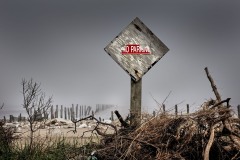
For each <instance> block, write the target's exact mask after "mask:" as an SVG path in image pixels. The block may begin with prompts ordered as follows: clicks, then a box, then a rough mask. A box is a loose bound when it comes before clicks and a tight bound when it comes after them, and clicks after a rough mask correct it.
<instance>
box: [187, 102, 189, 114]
mask: <svg viewBox="0 0 240 160" xmlns="http://www.w3.org/2000/svg"><path fill="white" fill-rule="evenodd" d="M187 114H189V104H187Z"/></svg>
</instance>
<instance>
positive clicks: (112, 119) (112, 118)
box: [111, 111, 114, 121]
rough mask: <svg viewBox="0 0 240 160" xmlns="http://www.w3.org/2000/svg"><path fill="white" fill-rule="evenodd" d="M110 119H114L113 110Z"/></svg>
mask: <svg viewBox="0 0 240 160" xmlns="http://www.w3.org/2000/svg"><path fill="white" fill-rule="evenodd" d="M111 121H114V117H113V111H111Z"/></svg>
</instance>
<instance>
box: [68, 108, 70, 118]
mask: <svg viewBox="0 0 240 160" xmlns="http://www.w3.org/2000/svg"><path fill="white" fill-rule="evenodd" d="M70 119H71V114H70V108H69V107H68V120H70Z"/></svg>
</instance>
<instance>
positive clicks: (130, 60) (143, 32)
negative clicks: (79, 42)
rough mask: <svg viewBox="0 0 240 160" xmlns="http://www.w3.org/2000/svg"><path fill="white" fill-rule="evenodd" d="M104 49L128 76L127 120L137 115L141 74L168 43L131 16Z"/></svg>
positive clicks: (135, 122) (159, 56)
mask: <svg viewBox="0 0 240 160" xmlns="http://www.w3.org/2000/svg"><path fill="white" fill-rule="evenodd" d="M104 50H105V51H106V52H107V53H108V54H109V55H110V56H111V57H112V58H113V60H114V61H115V62H116V63H118V64H119V65H120V66H121V67H122V68H123V69H124V70H125V71H126V72H127V73H128V74H129V75H130V76H131V106H130V116H131V119H132V120H131V124H132V125H137V124H139V121H140V115H141V94H142V77H143V75H144V74H146V73H147V72H148V71H149V70H150V69H151V68H152V67H153V66H154V65H155V64H156V63H157V62H158V61H159V60H160V59H161V58H162V57H163V56H164V55H165V54H166V53H167V52H168V50H169V49H168V47H167V46H166V45H165V44H164V43H163V42H162V41H161V40H160V39H159V38H158V37H157V36H155V34H153V32H152V31H151V30H150V29H149V28H148V27H147V26H146V25H145V24H144V23H143V22H142V21H141V20H140V19H139V18H135V19H134V20H133V21H132V22H131V23H130V24H129V25H128V26H127V27H126V28H125V29H124V30H123V31H122V32H120V33H119V35H118V36H116V37H115V38H114V39H113V40H112V41H111V42H110V43H109V44H108V45H107V46H106V47H105V48H104Z"/></svg>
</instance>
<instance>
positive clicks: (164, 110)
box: [163, 104, 166, 114]
mask: <svg viewBox="0 0 240 160" xmlns="http://www.w3.org/2000/svg"><path fill="white" fill-rule="evenodd" d="M165 112H166V108H165V104H163V113H164V114H165Z"/></svg>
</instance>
